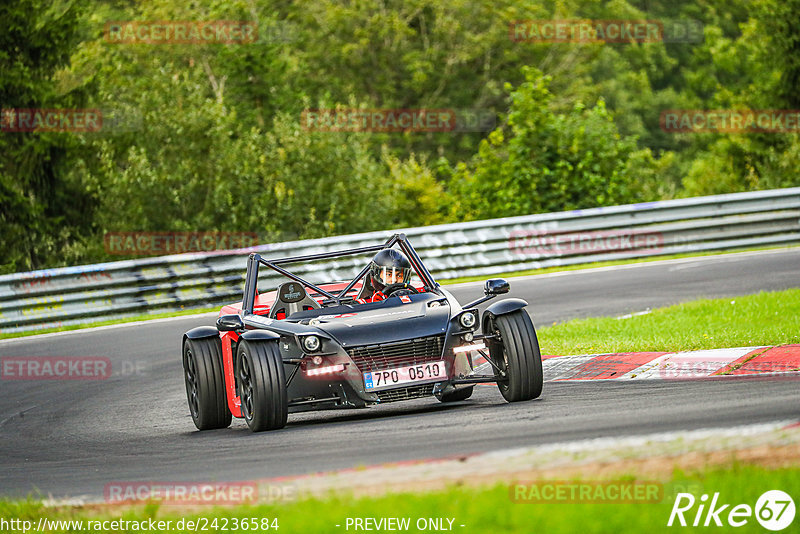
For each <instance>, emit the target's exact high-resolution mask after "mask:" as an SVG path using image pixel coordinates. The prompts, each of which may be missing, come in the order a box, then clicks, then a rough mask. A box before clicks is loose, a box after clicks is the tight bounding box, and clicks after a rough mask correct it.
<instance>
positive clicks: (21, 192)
mask: <svg viewBox="0 0 800 534" xmlns="http://www.w3.org/2000/svg"><path fill="white" fill-rule="evenodd" d="M82 7H83V6H82V3H81V2H77V1H74V2H51V1H43V0H16V1H9V2H4V3H3V4H2V5H0V20H2V25H3V31H2V32H0V104H1V105H2V107H3V108H4V109H5V110H6V111H7V112H9V113H13V111H12V110H14V109H36V108H73V107H79V106H80V105H81V104H82V103H84V102H85V98H84V97H85V88H84V87H82V86H78V87H74V86H70V85H69V84H65V83H64V80H63V79H62V78H61V77H60V73H62V72H63V71H62V69H63V67H65V66H67V65H68V64H69V59H70V54H71V53H72V51H73V50H74V48H75V46H76V43H77V41H78V38H79V36H78V35H77V32H78V29H79V24H78V21H79V20H80V12H81V9H82ZM78 149H79V147H78V142H77V140H76V138H75V136H74V135H72V134H70V133H62V132H49V133H44V132H15V131H9V129H8V128H5V129H4V130H3V131H0V250H2V253H0V272H14V271H21V270H29V269H36V268H40V267H44V266H47V265H52V264H54V263H59V262H64V261H75V259H76V258H75V257H72V256H70V247H71V244H72V243H75V242H80V241H81V240H82V239H83V237H82V236H84V235H85V234H86V233H87V232H90V231H91V229H92V226H93V220H92V218H93V210H94V207H95V203H94V199H93V197H92V196H91V195H90V194H89V193H88V192H87V191H86V188H85V184H83V183H82V182H80V181H79V180H71V179H68V178H67V177H66V174H67V170H68V169H69V167H70V163H71V158H72V157H73V154H74V153H75V152H76V151H77V150H78Z"/></svg>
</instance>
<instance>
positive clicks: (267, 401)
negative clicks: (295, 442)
mask: <svg viewBox="0 0 800 534" xmlns="http://www.w3.org/2000/svg"><path fill="white" fill-rule="evenodd" d="M236 358H237V365H236V369H237V378H238V379H239V381H238V383H239V398H240V400H241V402H242V416H243V417H244V420H245V422H246V423H247V426H248V427H250V430H252V431H253V432H262V431H264V430H276V429H278V428H283V427H284V426H286V419H287V417H288V413H289V403H288V398H287V395H286V376H285V374H284V371H283V359H282V358H281V354H280V350H279V349H278V343H277V342H275V341H243V342H241V343H239V349H238V350H237V352H236Z"/></svg>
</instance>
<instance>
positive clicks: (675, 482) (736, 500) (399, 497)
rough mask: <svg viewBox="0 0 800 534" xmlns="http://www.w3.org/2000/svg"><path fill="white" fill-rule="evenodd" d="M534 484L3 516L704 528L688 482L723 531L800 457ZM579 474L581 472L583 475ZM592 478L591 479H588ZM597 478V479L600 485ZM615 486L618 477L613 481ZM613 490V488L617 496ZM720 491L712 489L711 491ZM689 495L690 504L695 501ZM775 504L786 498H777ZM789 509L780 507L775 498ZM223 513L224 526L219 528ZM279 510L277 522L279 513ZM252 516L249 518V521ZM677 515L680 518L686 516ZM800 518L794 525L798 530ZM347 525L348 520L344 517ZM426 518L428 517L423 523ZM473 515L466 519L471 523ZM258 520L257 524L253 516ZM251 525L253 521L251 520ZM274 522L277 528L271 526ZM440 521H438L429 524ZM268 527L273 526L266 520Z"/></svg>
mask: <svg viewBox="0 0 800 534" xmlns="http://www.w3.org/2000/svg"><path fill="white" fill-rule="evenodd" d="M634 480H636V477H635V476H633V475H631V476H622V477H619V476H617V477H609V478H607V479H604V480H602V481H598V482H602V483H604V484H608V483H611V484H612V485H613V484H615V483H616V484H618V485H624V484H626V483H628V482H631V481H634ZM525 482H526V484H527V485H526V486H525V488H526V489H525V492H524V493H522V492H521V493H519V494H517V493H516V492H517V491H518V490H517V489H516V486H513V485H512V484H513V482H510V483H508V484H499V485H495V486H493V487H488V488H480V489H475V488H469V487H451V488H449V489H447V490H445V491H438V492H431V493H423V494H411V493H402V494H387V495H384V496H381V497H367V498H359V499H355V498H352V496H349V495H331V496H329V497H328V498H324V499H304V500H298V501H294V502H290V503H281V504H265V505H257V506H250V505H248V506H237V507H233V508H215V509H208V510H206V511H202V512H198V511H192V512H187V511H181V510H176V509H174V507H171V506H168V505H162V506H159V505H157V504H146V505H138V506H134V507H131V508H128V509H126V510H124V511H123V510H115V509H114V508H111V507H88V508H81V507H44V506H43V505H42V504H41V503H39V502H35V501H23V502H8V501H2V502H0V518H2V519H5V520H6V521H8V520H10V519H21V520H26V521H31V522H32V524H33V525H34V529H35V525H37V524H38V522H39V521H40V518H42V517H44V518H46V519H48V520H50V521H53V520H56V521H58V520H66V521H70V520H71V521H82V522H83V523H82V524H81V526H82V527H83V528H82V529H79V528H77V525H76V524H75V523H73V524H72V525H71V527H72V529H71V530H70V527H69V526H67V525H62V526H61V527H60V528H59V527H58V526H57V525H53V524H50V526H51V527H55V528H51V529H50V530H49V532H54V533H62V532H64V533H65V532H77V531H83V532H101V531H106V532H107V531H108V530H100V529H97V530H91V529H89V528H87V527H90V526H91V523H87V522H88V521H90V520H91V521H110V520H116V519H123V520H137V521H141V520H143V519H149V518H153V519H154V520H163V521H171V525H170V526H171V528H165V529H162V530H159V532H176V533H177V532H193V531H194V530H195V529H194V528H188V527H187V526H186V521H194V522H197V521H199V522H200V528H198V529H197V530H198V531H203V528H202V525H203V523H204V522H205V526H206V527H207V528H206V530H205V531H209V532H220V531H222V529H221V528H220V527H221V526H222V525H223V524H226V526H227V528H228V531H233V532H244V531H245V529H242V528H238V529H234V528H233V519H234V518H236V519H237V520H238V521H237V522H239V523H241V520H242V519H246V518H255V520H256V522H257V523H258V524H259V525H261V521H262V520H264V519H265V518H266V519H268V520H269V522H270V523H271V524H272V525H275V524H277V526H278V527H279V529H278V532H284V533H306V532H308V533H312V532H313V533H327V532H330V533H341V532H348V531H351V532H352V531H354V530H355V529H354V528H353V526H350V528H349V529H348V528H346V526H347V520H348V518H376V519H379V518H408V519H409V528H408V530H407V531H409V532H418V531H420V529H418V528H417V525H416V522H417V521H418V520H425V519H427V518H443V519H444V522H443V524H444V526H449V523H448V519H452V520H453V522H452V527H451V530H452V531H455V532H464V533H487V532H492V533H519V532H548V533H551V534H559V533H569V532H581V533H583V534H591V533H610V532H615V533H628V532H631V533H640V532H673V531H675V530H680V531H685V530H689V531H694V530H695V529H693V528H691V527H690V528H689V529H685V528H680V527H676V526H673V527H668V526H667V522H668V520H669V517H670V514H671V512H672V509H673V505H674V503H675V498H676V496H677V493H678V492H684V491H689V492H690V493H692V494H693V495H694V497H695V499H696V503H695V506H694V507H692V508H691V509H690V510H688V511H687V512H685V513H684V518H685V519H686V521H687V523H688V524H689V525H691V524H692V522H693V521H694V519H695V516H696V514H697V511H698V505H699V504H700V496H701V495H702V494H706V495H709V496H712V495H714V493H716V492H718V493H719V497H718V503H717V507H719V506H721V505H722V504H729V506H728V507H727V509H726V510H725V511H724V512H723V513H721V514H719V517H720V521H721V522H722V523H723V528H722V529H721V531H726V532H727V531H728V529H730V528H732V527H730V526H728V524H727V519H728V513H729V512H730V510H731V509H732V508H733V507H734V506H736V505H738V504H745V505H748V506H749V507H750V508H751V509H753V508H755V505H756V502H757V501H758V499H759V497H760V496H761V495H762V494H763V493H764V492H766V491H769V490H775V489H780V490H782V491H784V492H786V493H788V494H789V495H790V496H794V498H795V499H796V498H797V496H798V495H800V467H798V466H792V467H783V468H779V469H772V468H766V467H761V466H756V465H746V464H740V463H732V464H731V465H728V466H724V467H716V468H710V469H704V470H701V471H696V472H691V473H682V472H680V471H675V472H673V473H672V475H671V476H670V477H665V478H664V479H661V480H653V479H652V478H650V479H648V481H647V482H648V484H653V483H655V484H656V485H657V486H659V487H660V488H661V490H660V492H659V493H658V497H657V498H656V499H653V501H655V502H634V503H631V502H627V503H625V502H619V501H616V500H614V499H611V500H610V501H607V502H599V503H598V502H595V503H587V502H569V501H568V500H563V499H562V500H551V501H546V500H540V501H538V502H523V503H519V502H514V499H513V498H512V497H514V495H515V494H516V495H527V496H532V495H535V494H534V493H533V492H532V491H531V490H532V489H533V486H532V485H531V484H532V483H533V484H535V486H536V489H539V490H540V491H541V492H540V495H541V496H545V491H544V487H545V485H546V484H547V481H544V480H539V481H525ZM573 482H574V481H573ZM586 482H589V480H586ZM592 487H594V486H592ZM606 487H608V486H606ZM611 495H612V494H611V492H609V493H608V496H611ZM709 500H710V499H709ZM685 503H686V501H683V502H682V504H685ZM772 506H773V508H774V507H776V506H778V505H772ZM775 509H776V510H779V508H775ZM707 510H708V506H706V507H705V509H704V511H703V514H701V519H700V527H699V528H698V529H697V530H708V529H709V528H711V530H716V529H719V527H716V526H714V523H713V520H712V523H711V525H712V526H711V527H705V529H704V528H703V526H702V525H703V522H704V521H705V518H706V512H707ZM215 518H216V521H217V523H216V524H217V528H216V529H212V528H211V526H212V525H213V521H214V519H215ZM181 519H183V520H184V528H175V527H176V524H177V522H178V521H180V520H181ZM273 519H277V523H274V522H273V521H272V520H273ZM739 520H746V521H747V523H746V524H745V525H744V526H743V527H740V528H736V529H735V530H736V531H737V532H764V531H765V530H764V528H763V527H762V526H761V525H760V524H759V522H758V521H757V519H756V517H755V516H754V515H751V516H750V517H744V518H741V517H740V519H739ZM249 521H251V520H248V522H249ZM676 521H677V519H676ZM798 521H799V520H798V519H797V518H795V520H794V523H793V524H792V526H790V527H789V528H788V529H786V532H791V531H792V527H793V526H796V524H797V522H798ZM337 525H338V526H337ZM420 525H421V523H420ZM462 525H463V526H462ZM248 527H249V525H248ZM247 530H248V531H251V532H252V531H253V529H252V528H248V529H247ZM269 530H274V527H271V528H270V529H269ZM429 530H434V529H429ZM115 531H116V532H138V531H139V530H136V529H132V528H130V526H128V528H127V529H121V528H120V529H117V530H115ZM257 531H260V532H264V531H265V529H261V530H257ZM4 532H22V530H16V531H15V530H11V529H7V528H6V529H4Z"/></svg>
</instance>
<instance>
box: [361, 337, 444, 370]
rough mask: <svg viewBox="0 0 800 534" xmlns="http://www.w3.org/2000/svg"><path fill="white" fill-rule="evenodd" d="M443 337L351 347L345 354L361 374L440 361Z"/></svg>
mask: <svg viewBox="0 0 800 534" xmlns="http://www.w3.org/2000/svg"><path fill="white" fill-rule="evenodd" d="M443 347H444V335H438V336H429V337H421V338H417V339H411V340H406V341H397V342H395V343H383V344H378V345H362V346H361V347H351V348H350V349H349V350H348V351H347V353H348V354H349V355H350V358H352V359H353V361H354V362H355V364H356V366H357V367H358V370H359V371H361V372H362V373H367V372H370V371H384V370H386V369H393V368H395V367H407V366H410V365H419V364H423V363H428V362H433V361H438V360H441V359H442V348H443Z"/></svg>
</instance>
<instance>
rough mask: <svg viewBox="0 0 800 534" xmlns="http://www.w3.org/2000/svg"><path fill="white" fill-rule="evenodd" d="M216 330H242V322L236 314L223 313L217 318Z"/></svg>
mask: <svg viewBox="0 0 800 534" xmlns="http://www.w3.org/2000/svg"><path fill="white" fill-rule="evenodd" d="M217 330H219V331H220V332H235V331H237V330H244V322H243V321H242V318H241V317H239V316H238V315H223V316H222V317H219V318H217Z"/></svg>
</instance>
